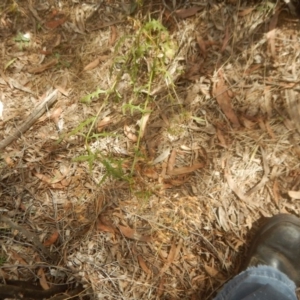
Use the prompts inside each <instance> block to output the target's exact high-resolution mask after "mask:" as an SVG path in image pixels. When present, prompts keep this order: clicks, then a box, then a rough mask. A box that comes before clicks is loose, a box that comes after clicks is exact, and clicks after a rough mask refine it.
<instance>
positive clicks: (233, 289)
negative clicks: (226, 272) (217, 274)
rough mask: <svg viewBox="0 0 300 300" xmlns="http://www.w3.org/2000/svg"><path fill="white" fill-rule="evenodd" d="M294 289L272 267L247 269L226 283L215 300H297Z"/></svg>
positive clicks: (282, 275)
mask: <svg viewBox="0 0 300 300" xmlns="http://www.w3.org/2000/svg"><path fill="white" fill-rule="evenodd" d="M295 289H296V286H295V283H294V282H293V281H292V280H290V279H289V278H288V277H287V276H286V275H285V274H284V273H282V272H280V271H278V270H277V269H275V268H273V267H269V266H258V267H249V268H248V269H247V270H245V271H243V272H242V273H240V274H239V275H237V276H235V277H234V278H233V279H231V280H230V281H229V282H227V283H226V284H225V285H224V287H223V289H222V290H221V291H220V292H219V294H218V295H217V296H216V298H215V300H254V299H255V300H297V297H296V292H295Z"/></svg>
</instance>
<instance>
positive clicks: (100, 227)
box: [97, 216, 116, 234]
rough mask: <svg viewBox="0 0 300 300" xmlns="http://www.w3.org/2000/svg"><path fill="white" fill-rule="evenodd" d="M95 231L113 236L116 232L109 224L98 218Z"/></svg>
mask: <svg viewBox="0 0 300 300" xmlns="http://www.w3.org/2000/svg"><path fill="white" fill-rule="evenodd" d="M97 229H98V230H100V231H104V232H110V233H113V234H115V233H116V230H115V228H114V227H113V226H112V225H111V224H109V222H107V221H106V220H105V219H104V218H103V217H101V216H100V218H99V219H98V223H97Z"/></svg>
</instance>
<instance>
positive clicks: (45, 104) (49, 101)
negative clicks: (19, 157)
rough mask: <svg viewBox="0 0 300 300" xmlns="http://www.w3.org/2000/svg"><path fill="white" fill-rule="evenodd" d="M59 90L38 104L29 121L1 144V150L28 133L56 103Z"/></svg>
mask: <svg viewBox="0 0 300 300" xmlns="http://www.w3.org/2000/svg"><path fill="white" fill-rule="evenodd" d="M56 99H57V90H54V91H53V92H51V93H49V94H48V96H47V97H46V98H45V99H44V100H43V101H42V102H41V103H39V104H38V106H37V107H36V108H35V109H34V110H33V112H32V113H31V114H30V115H29V117H28V118H27V120H26V121H25V122H24V124H23V125H22V126H20V128H18V129H17V130H16V131H15V132H14V133H13V134H12V135H10V136H8V137H7V138H6V139H4V140H3V141H2V142H0V150H3V149H4V148H5V147H7V146H8V145H10V144H11V143H12V142H13V141H15V140H16V139H18V138H19V137H20V136H21V135H22V134H23V133H24V132H26V131H27V130H28V129H29V128H30V127H31V126H32V125H33V124H34V123H35V122H36V121H37V120H38V119H39V118H40V117H41V116H42V115H43V114H44V113H45V112H46V111H47V110H48V109H49V108H50V107H51V106H52V105H53V104H54V103H55V101H56Z"/></svg>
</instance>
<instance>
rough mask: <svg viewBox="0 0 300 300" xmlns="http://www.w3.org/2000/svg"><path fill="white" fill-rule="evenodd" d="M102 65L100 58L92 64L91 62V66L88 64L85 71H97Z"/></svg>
mask: <svg viewBox="0 0 300 300" xmlns="http://www.w3.org/2000/svg"><path fill="white" fill-rule="evenodd" d="M99 63H100V59H99V57H98V58H96V59H95V60H93V61H92V62H90V63H89V64H87V65H86V66H85V67H84V68H83V71H90V70H93V69H95V68H96V67H97V66H98V65H99Z"/></svg>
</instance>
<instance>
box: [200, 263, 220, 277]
mask: <svg viewBox="0 0 300 300" xmlns="http://www.w3.org/2000/svg"><path fill="white" fill-rule="evenodd" d="M204 269H205V271H206V272H207V273H208V275H209V276H210V277H216V276H217V275H218V273H219V271H218V270H217V269H215V268H213V267H210V266H208V265H207V264H205V265H204Z"/></svg>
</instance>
